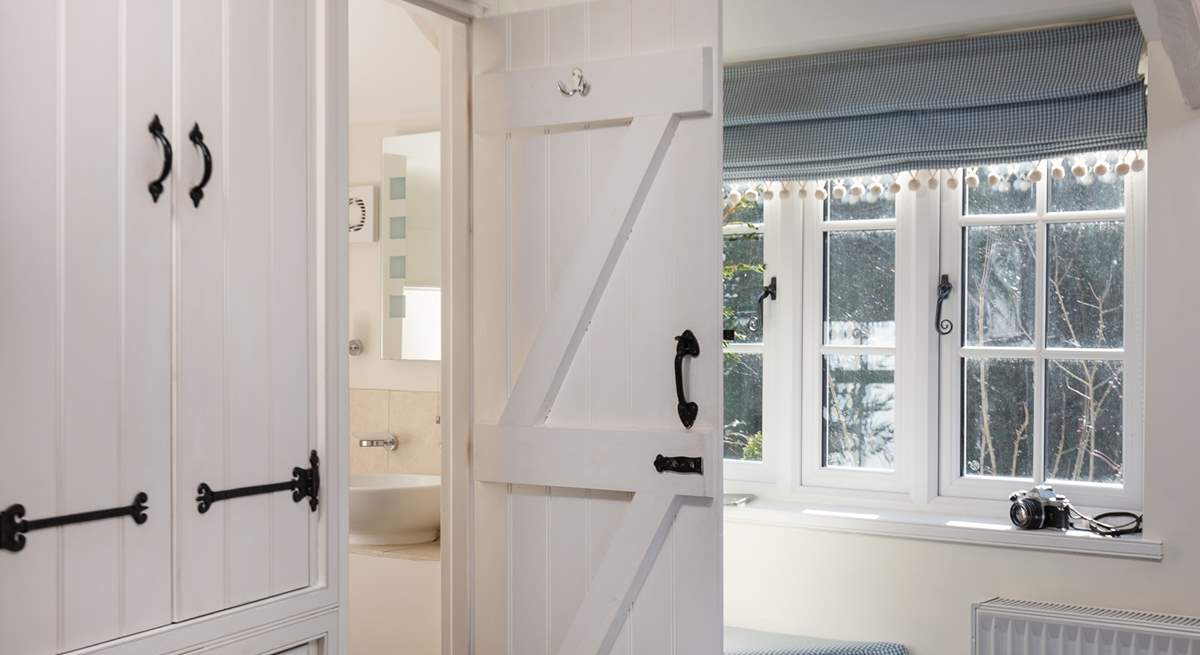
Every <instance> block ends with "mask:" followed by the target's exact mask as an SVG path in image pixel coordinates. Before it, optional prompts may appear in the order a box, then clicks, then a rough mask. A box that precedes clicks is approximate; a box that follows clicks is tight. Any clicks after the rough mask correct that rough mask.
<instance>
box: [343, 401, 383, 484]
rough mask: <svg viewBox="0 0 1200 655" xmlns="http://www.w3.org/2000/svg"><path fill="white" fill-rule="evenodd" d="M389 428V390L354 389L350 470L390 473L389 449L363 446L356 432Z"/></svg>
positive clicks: (361, 472)
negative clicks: (359, 444)
mask: <svg viewBox="0 0 1200 655" xmlns="http://www.w3.org/2000/svg"><path fill="white" fill-rule="evenodd" d="M387 431H388V391H387V390H385V389H351V390H350V438H351V442H350V473H352V474H364V473H385V472H387V450H386V449H383V448H360V447H359V446H358V441H357V440H355V439H354V435H355V433H361V432H387Z"/></svg>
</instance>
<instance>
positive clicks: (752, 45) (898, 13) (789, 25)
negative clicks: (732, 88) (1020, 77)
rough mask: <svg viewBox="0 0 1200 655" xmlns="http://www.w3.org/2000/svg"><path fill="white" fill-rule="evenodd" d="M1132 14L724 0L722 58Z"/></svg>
mask: <svg viewBox="0 0 1200 655" xmlns="http://www.w3.org/2000/svg"><path fill="white" fill-rule="evenodd" d="M1132 13H1133V9H1132V7H1131V6H1130V0H1003V2H996V1H995V0H921V1H920V2H897V0H848V1H843V2H816V1H814V0H725V13H724V16H723V20H722V27H723V28H724V34H723V38H724V60H725V62H726V63H729V62H735V61H751V60H755V59H770V58H773V57H786V56H788V55H798V54H808V53H813V52H828V51H835V50H847V49H851V48H863V47H868V46H877V45H884V44H888V43H907V42H911V41H922V40H927V39H938V38H945V37H951V36H960V35H963V34H971V33H974V32H992V31H997V30H1009V29H1019V28H1027V27H1036V26H1039V25H1051V24H1054V23H1057V22H1068V21H1079V20H1083V19H1087V18H1097V17H1103V16H1114V15H1120V14H1132Z"/></svg>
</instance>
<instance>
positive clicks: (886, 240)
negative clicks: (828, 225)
mask: <svg viewBox="0 0 1200 655" xmlns="http://www.w3.org/2000/svg"><path fill="white" fill-rule="evenodd" d="M825 343H827V344H843V345H845V344H857V345H871V346H893V345H895V344H896V232H895V231H894V230H850V231H837V232H828V233H826V234H825Z"/></svg>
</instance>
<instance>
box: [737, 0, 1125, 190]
mask: <svg viewBox="0 0 1200 655" xmlns="http://www.w3.org/2000/svg"><path fill="white" fill-rule="evenodd" d="M1142 44H1143V41H1142V34H1141V31H1140V30H1139V28H1138V25H1137V21H1135V20H1133V19H1122V20H1112V21H1104V22H1098V23H1089V24H1084V25H1073V26H1068V27H1058V28H1053V29H1044V30H1036V31H1030V32H1018V33H1008V34H996V35H990V36H980V37H973V38H965V39H958V40H952V41H942V42H936V43H922V44H913V45H903V46H895V47H883V48H874V49H868V50H853V51H846V52H833V53H825V54H818V55H811V56H801V57H790V58H786V59H774V60H768V61H758V62H751V63H745V64H734V65H731V66H727V67H726V68H725V179H726V180H789V179H796V180H803V179H830V178H836V177H844V176H851V175H864V174H870V173H884V172H893V171H900V170H914V169H941V168H956V167H959V166H965V165H976V164H987V163H993V162H1002V161H1014V160H1022V159H1039V158H1043V157H1049V156H1055V155H1066V154H1074V153H1079V152H1085V151H1091V150H1124V149H1134V148H1142V147H1145V141H1146V100H1145V88H1144V86H1143V83H1142V80H1141V78H1140V77H1139V75H1138V60H1139V58H1140V56H1141V52H1142Z"/></svg>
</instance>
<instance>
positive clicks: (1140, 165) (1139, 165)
mask: <svg viewBox="0 0 1200 655" xmlns="http://www.w3.org/2000/svg"><path fill="white" fill-rule="evenodd" d="M1129 167H1130V168H1132V169H1133V171H1134V172H1135V173H1141V172H1142V169H1144V168H1146V160H1145V159H1142V158H1141V157H1136V158H1134V160H1133V163H1132V164H1130V166H1129Z"/></svg>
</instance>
